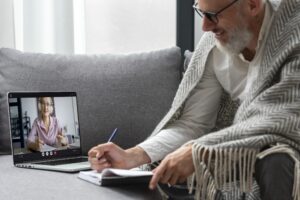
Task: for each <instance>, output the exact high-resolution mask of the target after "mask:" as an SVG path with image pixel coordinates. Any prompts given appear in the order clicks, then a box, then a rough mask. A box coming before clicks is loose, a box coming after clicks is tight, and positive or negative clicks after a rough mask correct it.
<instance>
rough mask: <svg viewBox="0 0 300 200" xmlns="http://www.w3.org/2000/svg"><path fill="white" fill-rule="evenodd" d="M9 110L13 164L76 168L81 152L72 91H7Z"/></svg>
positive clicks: (84, 165)
mask: <svg viewBox="0 0 300 200" xmlns="http://www.w3.org/2000/svg"><path fill="white" fill-rule="evenodd" d="M7 99H8V113H9V123H10V135H11V146H12V153H13V162H14V165H15V166H16V167H21V168H30V169H42V170H53V171H61V172H78V171H81V170H88V169H90V164H89V162H88V158H87V157H86V156H82V148H81V136H80V127H79V118H78V107H77V96H76V93H75V92H9V93H8V94H7Z"/></svg>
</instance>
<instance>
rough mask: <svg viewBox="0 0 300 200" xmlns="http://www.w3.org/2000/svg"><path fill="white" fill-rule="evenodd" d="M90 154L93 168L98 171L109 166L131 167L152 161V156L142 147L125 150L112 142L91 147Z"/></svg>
mask: <svg viewBox="0 0 300 200" xmlns="http://www.w3.org/2000/svg"><path fill="white" fill-rule="evenodd" d="M88 156H89V161H90V163H91V168H92V169H95V170H97V171H102V170H103V169H104V168H108V167H112V168H120V169H130V168H133V167H137V166H139V165H141V164H145V163H149V162H150V158H149V157H148V155H147V154H146V153H145V152H144V150H143V149H141V148H140V147H133V148H131V149H128V150H124V149H122V148H120V147H119V146H117V145H115V144H114V143H111V142H108V143H104V144H100V145H98V146H95V147H93V148H91V149H90V151H89V152H88Z"/></svg>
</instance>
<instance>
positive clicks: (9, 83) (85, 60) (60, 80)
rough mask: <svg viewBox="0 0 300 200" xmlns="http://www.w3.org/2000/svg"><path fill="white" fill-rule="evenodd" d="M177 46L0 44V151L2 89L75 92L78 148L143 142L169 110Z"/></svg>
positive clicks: (0, 138) (0, 146)
mask: <svg viewBox="0 0 300 200" xmlns="http://www.w3.org/2000/svg"><path fill="white" fill-rule="evenodd" d="M180 63H181V55H180V49H179V48H178V47H173V48H169V49H163V50H157V51H152V52H144V53H135V54H127V55H112V54H103V55H57V54H38V53H23V52H20V51H17V50H13V49H4V48H3V49H0V87H1V90H0V113H1V115H0V152H3V151H5V152H9V151H10V140H9V125H8V123H9V122H8V114H7V113H8V108H7V96H6V95H7V92H8V91H75V92H77V95H78V110H79V122H80V133H81V136H82V144H83V145H82V146H83V151H84V153H86V152H87V151H88V150H89V148H90V147H92V146H94V145H96V144H98V143H103V142H106V141H107V139H108V137H109V135H110V133H111V131H112V130H113V129H114V128H115V127H118V128H119V131H118V135H117V137H116V138H115V139H114V142H115V143H117V144H119V145H120V146H121V147H123V148H128V147H131V146H134V145H135V144H137V143H139V142H141V141H143V140H144V139H145V138H146V137H147V136H148V135H149V134H150V133H151V131H152V130H153V129H154V127H155V125H156V124H157V123H158V122H159V120H160V119H161V118H162V117H163V115H164V114H165V113H166V112H167V110H168V109H169V107H170V105H171V102H172V100H173V97H174V95H175V92H176V90H177V87H178V84H179V81H180V80H179V68H180Z"/></svg>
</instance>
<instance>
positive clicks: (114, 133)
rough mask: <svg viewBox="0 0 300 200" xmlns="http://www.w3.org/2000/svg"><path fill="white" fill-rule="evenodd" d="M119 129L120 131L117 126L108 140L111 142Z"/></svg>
mask: <svg viewBox="0 0 300 200" xmlns="http://www.w3.org/2000/svg"><path fill="white" fill-rule="evenodd" d="M117 131H118V128H115V130H114V131H113V132H112V134H111V135H110V137H109V139H108V141H107V142H111V141H112V139H114V137H115V135H116V133H117Z"/></svg>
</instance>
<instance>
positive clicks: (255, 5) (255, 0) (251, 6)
mask: <svg viewBox="0 0 300 200" xmlns="http://www.w3.org/2000/svg"><path fill="white" fill-rule="evenodd" d="M246 1H247V10H248V12H249V13H250V15H251V16H257V15H258V14H259V13H260V12H261V11H262V9H263V0H246Z"/></svg>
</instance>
